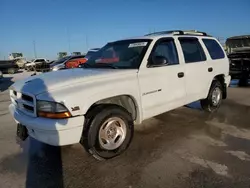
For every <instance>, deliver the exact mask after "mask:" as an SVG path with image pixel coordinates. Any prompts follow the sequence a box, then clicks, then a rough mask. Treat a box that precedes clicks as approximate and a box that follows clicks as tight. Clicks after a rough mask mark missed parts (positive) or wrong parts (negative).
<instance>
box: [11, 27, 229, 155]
mask: <svg viewBox="0 0 250 188" xmlns="http://www.w3.org/2000/svg"><path fill="white" fill-rule="evenodd" d="M110 52H111V53H110ZM108 54H109V55H110V56H108ZM114 55H115V56H116V57H114ZM83 67H84V68H78V69H67V70H62V71H57V72H50V73H47V74H46V76H43V75H37V76H35V79H34V77H29V78H28V79H26V80H22V81H17V82H15V83H14V85H12V87H11V89H10V98H11V102H12V103H11V104H10V106H9V110H10V112H11V114H12V116H13V117H14V119H15V121H16V122H18V125H17V135H18V136H19V137H20V138H21V139H22V140H25V139H26V138H27V137H28V135H29V136H31V137H33V138H35V139H37V140H39V141H41V142H44V143H47V144H49V145H55V146H63V145H71V144H76V143H79V142H80V143H81V144H82V145H83V146H84V148H85V149H86V151H87V152H89V153H90V154H91V155H93V156H94V157H95V158H97V159H110V158H113V157H115V156H117V155H119V154H121V153H122V152H124V151H125V150H126V149H127V148H128V146H129V145H130V143H131V140H132V138H133V132H134V124H140V123H141V122H142V121H143V120H145V119H148V118H151V117H153V116H157V115H159V114H161V113H164V112H167V111H170V110H173V109H175V108H179V107H181V106H183V105H186V104H189V103H191V102H194V101H198V100H200V102H201V106H202V108H203V109H204V110H205V111H207V112H215V111H216V110H217V109H219V107H220V106H221V104H222V100H223V99H225V98H226V97H227V87H228V86H229V83H230V76H229V60H228V58H227V56H226V53H225V52H224V50H223V48H222V46H221V45H220V43H219V42H218V40H217V39H216V38H214V37H211V36H209V35H207V34H206V33H204V32H185V31H164V32H156V33H152V34H149V35H146V36H141V37H137V38H132V39H124V40H119V41H114V42H110V43H108V44H107V45H105V46H104V47H103V48H101V49H100V50H99V51H98V52H97V53H96V54H95V55H94V56H91V57H90V58H89V60H88V61H87V62H86V63H84V64H83ZM20 96H21V97H20Z"/></svg>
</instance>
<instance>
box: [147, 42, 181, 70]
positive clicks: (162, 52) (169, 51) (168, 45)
mask: <svg viewBox="0 0 250 188" xmlns="http://www.w3.org/2000/svg"><path fill="white" fill-rule="evenodd" d="M160 40H161V39H160ZM157 57H163V58H165V59H166V64H165V65H176V64H179V60H178V55H177V50H176V47H175V43H174V40H173V39H167V40H163V41H161V42H159V43H158V44H156V46H155V48H154V50H153V52H152V55H151V58H152V59H155V58H157ZM153 62H154V61H153Z"/></svg>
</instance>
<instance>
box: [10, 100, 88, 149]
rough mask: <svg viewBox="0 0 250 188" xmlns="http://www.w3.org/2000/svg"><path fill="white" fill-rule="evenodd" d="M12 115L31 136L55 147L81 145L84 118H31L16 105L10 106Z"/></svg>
mask: <svg viewBox="0 0 250 188" xmlns="http://www.w3.org/2000/svg"><path fill="white" fill-rule="evenodd" d="M9 110H10V113H11V114H12V116H13V117H14V119H15V121H16V123H20V124H22V125H24V126H26V128H27V129H28V134H29V136H31V137H33V138H35V139H36V140H39V141H41V142H43V143H46V144H49V145H53V146H64V145H71V144H76V143H79V141H80V139H81V136H82V131H83V124H84V116H77V117H72V118H68V119H48V118H41V117H35V118H34V117H30V116H27V115H26V114H24V113H22V112H21V111H19V110H18V109H16V107H15V105H14V104H11V105H10V106H9Z"/></svg>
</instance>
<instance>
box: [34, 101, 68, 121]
mask: <svg viewBox="0 0 250 188" xmlns="http://www.w3.org/2000/svg"><path fill="white" fill-rule="evenodd" d="M37 114H38V116H40V117H46V118H56V119H60V118H69V117H71V114H70V112H69V111H68V109H67V108H66V107H65V106H64V105H63V104H60V103H56V102H50V101H37Z"/></svg>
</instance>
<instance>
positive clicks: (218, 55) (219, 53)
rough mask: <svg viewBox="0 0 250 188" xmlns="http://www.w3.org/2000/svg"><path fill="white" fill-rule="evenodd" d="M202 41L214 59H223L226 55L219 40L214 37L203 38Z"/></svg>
mask: <svg viewBox="0 0 250 188" xmlns="http://www.w3.org/2000/svg"><path fill="white" fill-rule="evenodd" d="M202 41H203V43H204V44H205V46H206V48H207V50H208V53H209V55H210V57H211V58H212V59H223V58H224V57H225V54H224V51H223V50H222V48H221V46H220V45H219V44H218V42H217V41H215V40H213V39H202Z"/></svg>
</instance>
